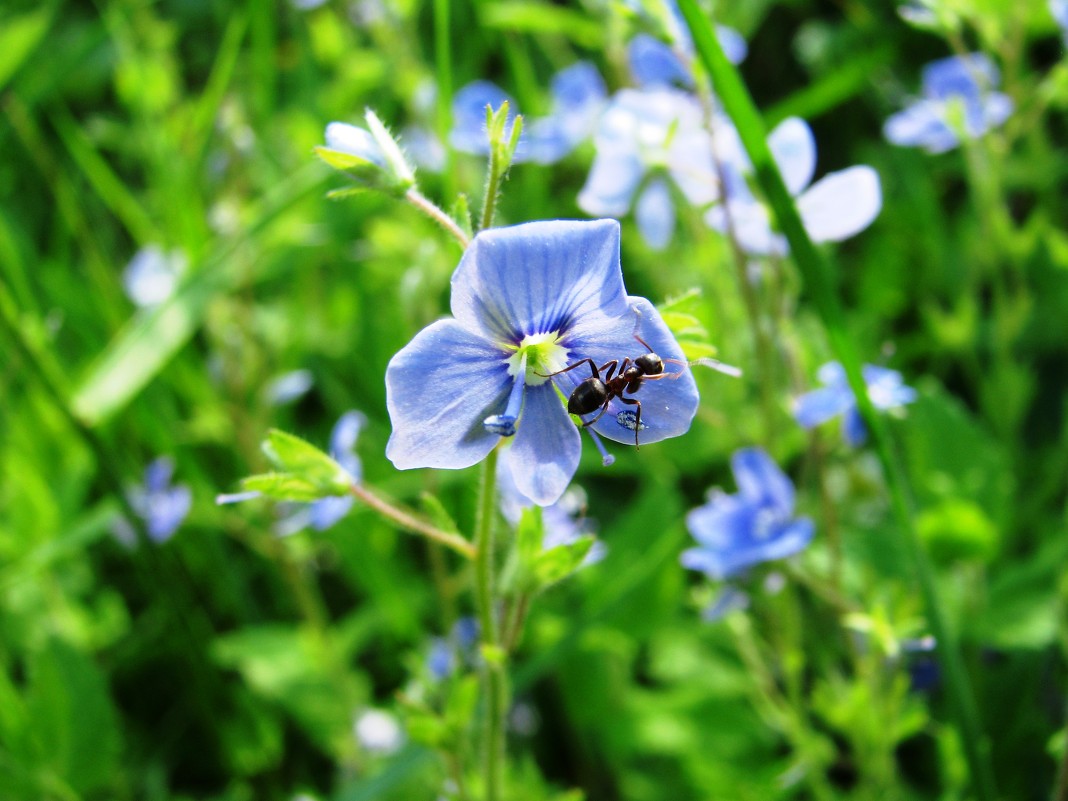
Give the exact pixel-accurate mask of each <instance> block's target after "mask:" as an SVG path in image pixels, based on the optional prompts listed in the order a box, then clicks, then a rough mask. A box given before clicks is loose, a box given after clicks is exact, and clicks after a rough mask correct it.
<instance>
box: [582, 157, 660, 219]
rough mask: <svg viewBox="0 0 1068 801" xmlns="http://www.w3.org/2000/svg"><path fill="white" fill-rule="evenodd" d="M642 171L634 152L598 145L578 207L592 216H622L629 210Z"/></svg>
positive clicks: (638, 158)
mask: <svg viewBox="0 0 1068 801" xmlns="http://www.w3.org/2000/svg"><path fill="white" fill-rule="evenodd" d="M644 171H645V168H644V167H643V166H642V162H641V158H640V157H639V155H638V152H637V151H636V150H631V149H629V148H624V147H618V146H616V147H602V146H598V148H597V156H596V158H594V160H593V166H592V167H591V168H590V174H589V175H588V176H587V177H586V184H585V186H583V187H582V191H580V192H579V195H578V206H579V208H580V209H582V210H583V211H584V212H586V213H587V214H591V215H593V216H595V217H622V216H623V215H624V214H626V213H627V209H629V208H630V201H631V198H633V197H634V190H635V189H637V188H638V183H639V182H640V181H641V179H642V174H643V173H644Z"/></svg>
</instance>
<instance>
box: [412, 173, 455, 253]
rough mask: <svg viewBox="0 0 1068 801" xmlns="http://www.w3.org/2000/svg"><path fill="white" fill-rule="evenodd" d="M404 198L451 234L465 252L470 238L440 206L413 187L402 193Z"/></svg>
mask: <svg viewBox="0 0 1068 801" xmlns="http://www.w3.org/2000/svg"><path fill="white" fill-rule="evenodd" d="M404 198H405V199H406V200H407V201H408V202H409V203H411V204H412V205H413V206H415V207H416V208H417V209H419V211H421V212H423V214H425V215H426V216H427V217H429V218H430V219H432V220H433V221H434V222H436V223H437V224H438V225H440V226H441V227H442V228H444V229H445V230H446V231H448V232H449V233H450V234H452V236H453V238H454V239H455V240H456V241H457V242H459V243H460V247H462V248H464V249H465V250H466V248H467V246H468V245H469V244H470V243H471V239H470V237H468V236H467V234H465V233H464V232H463V229H461V228H460V226H459V225H457V224H456V220H454V219H453V218H452V217H450V216H449V215H448V214H446V213H445V212H444V211H443V210H442V209H441V207H440V206H438V205H437V204H436V203H434V201H432V200H431V199H430V198H428V197H427V196H426V195H424V194H423V193H422V192H420V191H419V190H418V189H416V188H415V187H414V186H413V187H412V188H411V189H409V190H408V191H407V192H405V193H404Z"/></svg>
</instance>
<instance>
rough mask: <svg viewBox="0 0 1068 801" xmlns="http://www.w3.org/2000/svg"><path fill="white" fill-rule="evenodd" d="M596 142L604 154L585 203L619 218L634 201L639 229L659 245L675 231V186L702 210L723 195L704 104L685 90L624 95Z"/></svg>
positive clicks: (593, 211)
mask: <svg viewBox="0 0 1068 801" xmlns="http://www.w3.org/2000/svg"><path fill="white" fill-rule="evenodd" d="M594 145H595V146H596V148H597V156H596V158H595V159H594V162H593V166H592V167H591V168H590V174H589V176H588V177H587V179H586V185H585V186H584V187H583V188H582V191H581V192H580V193H579V196H578V205H579V207H580V208H581V209H582V210H583V211H585V212H586V213H587V214H590V215H592V216H595V217H616V218H619V217H623V216H624V215H625V214H626V213H627V212H628V211H629V210H630V208H631V206H632V205H634V206H635V218H636V221H637V223H638V230H639V231H640V232H641V234H642V237H643V238H644V239H645V241H646V242H647V243H648V244H649V246H650V247H652V248H653V249H656V250H661V249H663V248H664V247H666V246H667V244H668V242H670V241H671V237H672V235H673V234H674V231H675V201H674V199H673V193H672V189H671V186H672V185H674V186H675V187H676V188H677V189H678V191H679V192H681V194H682V195H683V196H684V197H685V198H686V200H688V201H689V202H690V203H691V204H692V205H694V206H696V207H702V206H707V205H708V204H709V203H712V202H713V201H715V200H716V199H717V198H718V197H719V181H718V180H717V176H716V167H715V163H714V162H713V160H712V139H711V137H710V136H709V133H708V131H707V130H706V128H705V125H704V119H703V114H702V111H701V107H700V105H699V104H698V103H697V101H696V100H695V99H694V98H693V97H692V96H690V95H687V94H685V93H683V92H679V91H676V90H673V89H653V90H648V91H642V90H637V89H623V90H621V91H619V92H617V93H616V94H615V95H614V96H613V97H612V100H611V102H610V103H609V105H608V108H607V109H606V110H605V112H604V114H603V115H602V117H601V122H600V126H599V127H598V130H597V134H596V136H595V137H594ZM635 195H637V202H636V203H635Z"/></svg>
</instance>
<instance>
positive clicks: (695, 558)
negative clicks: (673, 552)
mask: <svg viewBox="0 0 1068 801" xmlns="http://www.w3.org/2000/svg"><path fill="white" fill-rule="evenodd" d="M731 470H732V471H733V472H734V478H735V481H736V482H737V483H738V492H737V493H736V494H735V495H727V494H726V493H723V492H722V491H719V490H713V492H711V493H710V494H709V500H708V503H706V504H705V505H704V506H699V507H697V508H696V509H693V510H691V511H690V513H689V514H688V515H687V516H686V527H687V528H688V529H689V531H690V534H691V535H693V538H694V539H695V540H697V547H695V548H690V549H688V550H686V551H683V553H682V556H681V557H680V561H681V562H682V565H683V567H687V568H689V569H691V570H699V571H701V572H702V573H704V574H705V575H707V576H709V577H710V578H713V579H725V578H730V577H731V576H736V575H738V574H739V573H741V572H743V571H745V570H746V569H748V568H750V567H752V566H754V565H757V564H760V563H762V562H768V561H772V560H775V559H783V558H785V557H787V556H792V555H793V554H795V553H798V552H799V551H801V550H802V549H804V548H805V547H806V546H807V545H808V544H809V542H811V540H812V536H813V534H814V532H815V526H814V525H813V523H812V521H811V520H810V519H808V518H807V517H795V514H794V487H793V484H792V483H790V479H789V478H787V476H786V475H785V474H784V473H783V472H782V470H780V469H779V467H778V465H776V464H775V462H774V461H773V460H772V458H771V457H770V456H768V455H767V454H766V453H765V452H764V451H763V450H761V449H760V448H743V449H742V450H739V451H736V452H735V453H734V455H733V456H732V457H731ZM723 602H724V606H723V607H721V608H719V609H715V608H714V610H713V611H714V612H715V613H720V614H722V613H725V611H726V609H727V608H737V606H738V605H739V604H741V603H742V602H743V600H742V597H741V596H739V595H737V594H735V593H730V594H728V595H727V596H726V597H725V598H723Z"/></svg>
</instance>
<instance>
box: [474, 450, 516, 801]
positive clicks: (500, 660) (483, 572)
mask: <svg viewBox="0 0 1068 801" xmlns="http://www.w3.org/2000/svg"><path fill="white" fill-rule="evenodd" d="M496 496H497V449H496V448H494V449H493V450H492V451H490V452H489V455H488V456H487V457H486V460H485V461H484V462H483V463H482V485H481V487H480V490H479V502H478V522H477V524H476V533H475V548H476V556H475V585H476V603H477V606H478V619H479V624H480V626H481V628H482V679H483V691H484V693H485V697H486V720H485V730H484V731H485V738H484V741H483V744H482V747H483V753H482V775H483V781H484V784H485V788H484V795H483V797H484V798H485V801H498V799H499V798H500V787H501V766H502V759H503V756H504V715H505V712H506V710H507V708H508V703H507V702H508V688H507V685H506V683H505V658H506V656H505V654H504V652H503V651H502V650H501V647H500V636H499V632H498V630H497V618H496V615H495V613H494V607H495V604H494V586H493V557H494V544H493V529H494V525H493V523H494V519H495V504H496Z"/></svg>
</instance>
